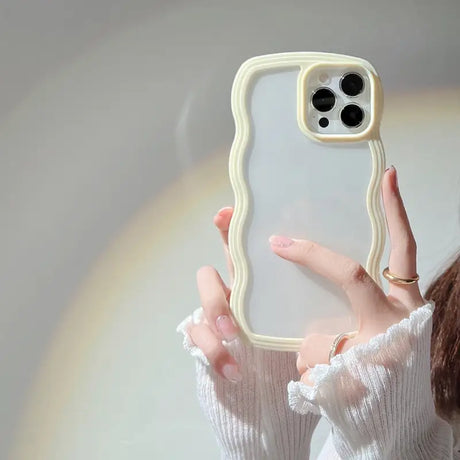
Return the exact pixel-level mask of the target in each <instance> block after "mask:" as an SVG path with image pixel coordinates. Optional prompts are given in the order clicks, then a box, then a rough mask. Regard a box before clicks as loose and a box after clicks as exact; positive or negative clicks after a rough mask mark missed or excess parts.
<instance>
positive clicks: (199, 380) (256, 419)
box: [177, 308, 320, 460]
mask: <svg viewBox="0 0 460 460" xmlns="http://www.w3.org/2000/svg"><path fill="white" fill-rule="evenodd" d="M202 314H203V311H202V308H198V309H197V310H195V311H194V312H193V314H192V315H190V316H189V317H187V318H185V319H184V320H183V321H182V322H181V323H180V324H179V326H178V327H177V331H178V332H181V333H182V334H183V335H184V340H183V346H184V349H185V350H186V351H188V352H189V354H191V355H192V356H194V357H195V366H196V390H197V397H198V401H199V404H200V407H201V409H202V411H203V412H204V414H205V416H206V418H207V419H208V420H209V422H210V424H211V426H212V428H213V431H214V434H215V436H216V439H217V442H218V444H219V447H220V450H221V458H222V459H226V460H227V459H232V460H237V459H238V460H247V459H251V460H252V459H254V460H264V459H285V460H305V459H308V458H309V452H310V442H311V438H312V434H313V431H314V429H315V427H316V425H317V424H318V421H319V418H320V417H319V416H318V415H316V414H311V413H310V414H298V413H296V412H294V411H292V410H291V408H290V407H289V402H288V395H287V393H286V386H287V384H288V382H289V381H290V380H291V379H293V378H295V377H297V376H298V372H297V369H296V365H295V363H296V354H295V353H293V352H276V351H270V350H262V349H259V348H255V347H253V346H251V345H248V344H246V343H244V342H243V341H242V340H241V339H240V338H237V339H235V340H233V341H231V342H228V343H227V342H225V341H224V342H223V344H224V346H225V347H226V348H227V349H228V350H229V352H230V354H232V355H233V357H234V358H235V359H236V361H237V362H238V364H239V367H240V371H241V373H242V375H243V379H242V381H241V382H238V383H236V384H235V383H232V382H229V381H227V380H226V379H225V378H223V377H222V376H221V375H219V374H218V373H217V372H215V371H214V369H213V368H212V367H211V366H210V365H209V362H208V360H207V358H206V356H205V355H204V354H203V353H202V351H201V350H200V349H199V348H198V347H196V346H195V345H194V344H193V342H192V341H191V339H190V336H189V334H188V332H187V328H188V326H189V325H190V324H191V322H192V321H194V322H198V321H200V319H201V317H202Z"/></svg>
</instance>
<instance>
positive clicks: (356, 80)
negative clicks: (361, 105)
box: [340, 73, 364, 96]
mask: <svg viewBox="0 0 460 460" xmlns="http://www.w3.org/2000/svg"><path fill="white" fill-rule="evenodd" d="M363 88H364V80H363V78H362V77H361V75H358V74H357V73H348V74H346V75H344V76H343V77H342V79H341V80H340V89H341V90H342V91H343V92H344V93H345V94H346V95H347V96H357V95H358V94H360V93H361V92H362V91H363Z"/></svg>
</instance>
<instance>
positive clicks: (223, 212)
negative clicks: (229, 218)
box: [217, 206, 232, 216]
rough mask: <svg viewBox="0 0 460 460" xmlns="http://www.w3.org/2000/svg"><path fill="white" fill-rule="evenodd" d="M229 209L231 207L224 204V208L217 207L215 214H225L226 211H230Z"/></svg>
mask: <svg viewBox="0 0 460 460" xmlns="http://www.w3.org/2000/svg"><path fill="white" fill-rule="evenodd" d="M231 209H232V208H231V207H230V206H226V207H225V208H221V209H219V211H217V214H218V215H219V216H225V214H226V213H227V212H229V211H231Z"/></svg>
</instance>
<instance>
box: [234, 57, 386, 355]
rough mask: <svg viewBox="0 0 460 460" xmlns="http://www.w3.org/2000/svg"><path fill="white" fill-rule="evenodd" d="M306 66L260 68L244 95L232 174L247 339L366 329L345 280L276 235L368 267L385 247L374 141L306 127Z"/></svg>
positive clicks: (271, 342)
mask: <svg viewBox="0 0 460 460" xmlns="http://www.w3.org/2000/svg"><path fill="white" fill-rule="evenodd" d="M300 70H301V67H300V66H298V65H297V66H283V65H280V66H278V67H276V66H275V68H273V67H271V68H269V69H267V70H265V71H264V70H261V71H258V72H256V73H254V74H252V76H251V81H250V84H248V85H247V87H246V88H247V89H246V90H245V95H244V98H245V105H246V115H247V119H246V120H245V121H244V123H243V124H245V125H247V126H246V131H245V138H246V142H240V145H239V146H235V145H234V146H233V147H234V148H233V151H232V154H231V155H233V157H234V158H233V160H232V161H233V162H234V163H235V162H236V159H235V155H238V158H239V163H238V165H237V166H235V164H234V165H233V172H232V174H231V179H232V185H233V187H234V190H235V211H234V218H233V219H232V222H231V226H230V254H231V256H232V259H233V260H234V265H235V283H234V287H233V292H232V298H231V303H230V305H231V308H232V310H233V311H234V312H235V313H237V314H236V317H237V320H238V321H239V322H240V323H243V324H242V325H243V326H244V332H245V333H246V335H247V337H249V339H250V340H251V341H252V342H253V343H254V344H256V345H259V346H263V347H265V348H273V349H298V345H299V343H300V340H301V339H302V338H303V337H304V336H305V334H306V333H307V332H310V333H311V332H320V333H331V334H336V333H339V332H344V331H349V330H353V329H356V327H357V318H355V316H354V314H353V313H352V310H351V307H350V305H349V302H348V299H347V298H346V296H345V294H344V293H343V291H342V290H341V289H340V288H339V287H337V286H336V285H334V284H333V283H332V282H331V281H329V280H327V279H325V278H324V277H322V276H320V275H317V274H316V273H314V272H313V271H312V270H311V269H309V268H307V267H304V266H302V265H300V264H296V263H293V262H291V261H288V260H285V259H283V258H281V257H280V256H278V255H276V254H275V253H274V252H273V251H272V250H271V248H270V244H269V241H268V239H269V237H270V235H272V234H275V235H284V236H288V237H293V238H301V239H308V240H313V241H315V242H317V243H319V244H321V245H324V246H326V247H328V248H330V249H332V250H334V251H336V252H339V253H342V254H344V255H347V256H349V257H351V258H352V259H354V260H357V261H359V262H360V263H361V264H362V265H363V266H364V267H366V265H367V263H368V258H369V254H370V251H371V247H372V245H373V244H374V246H375V241H373V239H374V240H375V234H373V231H372V225H371V224H372V222H371V221H372V219H371V218H370V217H371V216H370V215H369V211H368V204H367V201H368V199H369V197H368V191H369V186H370V182H371V177H372V175H373V158H372V155H371V148H370V144H369V142H368V140H359V141H357V142H349V141H347V142H340V141H339V142H337V141H335V142H319V141H318V140H316V139H312V138H311V137H309V136H307V135H305V133H304V132H302V130H301V129H300V127H299V121H298V97H299V90H298V86H299V85H298V79H299V72H300ZM235 142H236V141H235ZM374 175H375V174H374ZM373 180H374V182H375V177H374V179H373ZM374 188H375V187H374ZM238 192H239V193H238ZM235 216H236V219H235ZM374 225H375V224H374ZM374 232H375V230H374ZM380 254H381V253H380ZM378 255H379V254H374V256H377V257H378ZM235 261H236V263H235ZM235 290H236V292H237V295H234V294H235ZM293 339H294V340H293ZM296 339H297V340H296Z"/></svg>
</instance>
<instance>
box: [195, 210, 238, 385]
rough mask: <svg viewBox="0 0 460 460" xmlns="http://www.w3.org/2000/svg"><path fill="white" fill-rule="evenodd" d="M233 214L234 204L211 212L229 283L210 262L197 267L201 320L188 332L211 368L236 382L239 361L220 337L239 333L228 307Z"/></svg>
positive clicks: (231, 268) (232, 269)
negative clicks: (229, 234)
mask: <svg viewBox="0 0 460 460" xmlns="http://www.w3.org/2000/svg"><path fill="white" fill-rule="evenodd" d="M232 214H233V208H231V207H226V208H222V209H221V210H219V211H218V213H217V214H216V215H215V216H214V224H215V226H216V227H217V229H218V230H219V232H220V234H221V236H222V241H223V245H224V252H225V257H226V260H227V266H228V271H229V274H230V287H228V286H226V284H225V283H224V281H223V280H222V278H221V276H220V275H219V273H218V272H217V270H216V269H215V268H214V267H212V266H210V265H205V266H203V267H201V268H200V269H199V270H198V271H197V274H196V278H197V284H198V291H199V294H200V299H201V305H202V307H203V313H204V321H202V322H200V323H199V324H193V325H192V326H191V327H190V329H189V331H188V332H189V334H190V337H191V339H192V341H193V342H194V343H195V345H196V346H197V347H199V348H200V349H201V351H202V352H203V353H204V355H205V356H206V358H207V359H208V361H209V363H210V364H211V365H212V367H213V368H214V370H215V371H216V372H218V373H219V374H220V375H222V376H223V377H225V378H226V379H228V380H230V381H232V382H238V381H240V380H241V378H242V376H241V373H240V371H239V368H238V364H237V362H236V361H235V359H234V358H233V356H232V355H231V354H230V353H229V352H228V350H227V349H226V348H225V347H224V345H223V344H222V340H226V341H231V340H233V339H235V338H236V337H237V336H238V333H239V328H238V326H237V325H236V322H235V321H233V317H232V313H231V311H230V307H229V299H230V294H231V286H232V285H233V278H234V268H233V264H232V260H231V258H230V253H229V249H228V228H229V226H230V220H231V217H232Z"/></svg>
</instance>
